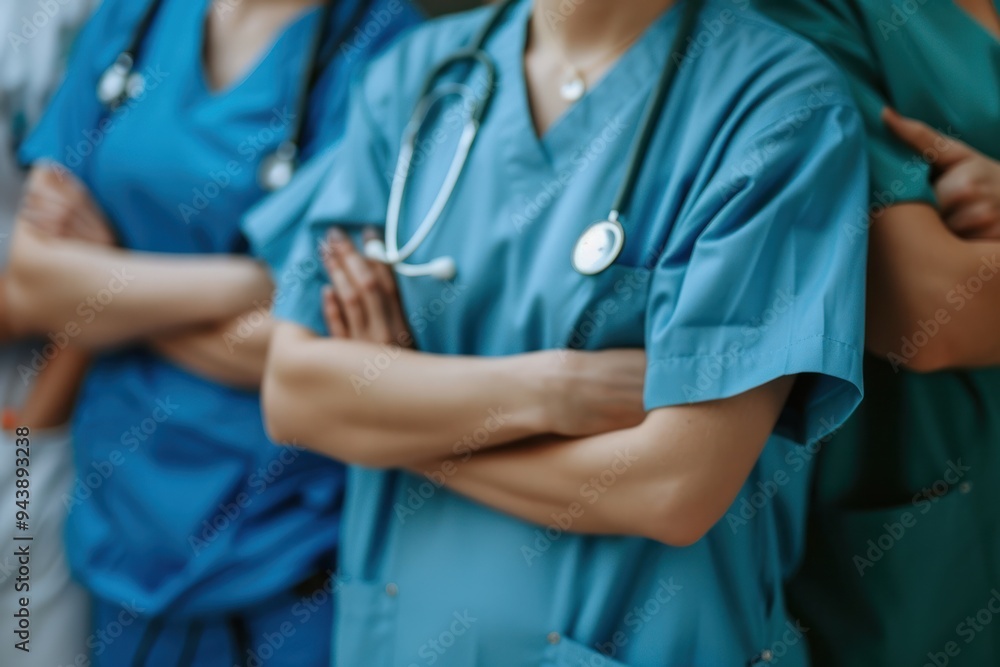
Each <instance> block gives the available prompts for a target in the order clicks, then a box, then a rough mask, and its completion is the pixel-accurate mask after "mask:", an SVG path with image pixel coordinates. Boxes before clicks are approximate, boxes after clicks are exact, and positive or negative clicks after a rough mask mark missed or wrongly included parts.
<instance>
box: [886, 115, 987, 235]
mask: <svg viewBox="0 0 1000 667" xmlns="http://www.w3.org/2000/svg"><path fill="white" fill-rule="evenodd" d="M882 120H883V121H884V122H885V124H886V126H887V127H888V128H889V129H890V130H892V131H893V132H894V133H895V134H896V135H897V136H898V137H899V138H900V139H902V140H903V141H905V142H906V143H907V144H909V145H910V146H912V147H913V149H914V150H915V151H917V152H918V153H920V154H921V155H923V156H924V157H925V159H926V157H927V156H933V158H934V159H933V161H932V162H931V164H932V165H933V167H934V170H935V178H934V194H935V196H936V197H937V200H938V208H939V212H940V213H941V218H942V219H943V220H944V222H945V224H947V225H948V227H949V228H950V229H951V230H952V231H953V232H954V233H955V234H957V235H958V236H961V237H962V238H967V239H998V238H1000V162H997V161H996V160H992V159H990V158H989V157H987V156H985V155H983V154H982V153H980V152H978V151H976V150H975V149H974V148H972V147H971V146H969V145H967V144H965V143H963V142H961V141H958V140H957V139H952V138H951V137H947V136H945V135H943V134H941V133H940V132H937V131H936V130H934V129H933V128H931V127H930V126H928V125H926V124H924V123H921V122H920V121H917V120H912V119H910V118H905V117H903V116H901V115H899V113H897V112H896V111H894V110H892V109H889V108H886V109H884V110H883V112H882Z"/></svg>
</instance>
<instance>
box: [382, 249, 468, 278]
mask: <svg viewBox="0 0 1000 667" xmlns="http://www.w3.org/2000/svg"><path fill="white" fill-rule="evenodd" d="M364 254H365V257H367V258H368V259H370V260H373V261H376V262H382V263H383V264H388V265H389V266H391V267H392V268H393V269H395V271H396V272H397V273H398V274H399V275H401V276H406V277H408V278H421V277H424V276H429V277H431V278H434V279H436V280H445V281H447V280H452V279H453V278H454V277H455V275H456V274H457V273H458V269H457V267H456V266H455V260H454V258H452V257H437V258H435V259H433V260H431V261H429V262H427V263H426V264H407V263H404V262H402V261H398V260H397V261H392V260H391V259H390V258H389V255H388V252H387V251H386V248H385V243H384V242H383V241H382V240H381V239H368V240H367V241H365V245H364Z"/></svg>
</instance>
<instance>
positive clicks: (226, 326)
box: [150, 307, 274, 390]
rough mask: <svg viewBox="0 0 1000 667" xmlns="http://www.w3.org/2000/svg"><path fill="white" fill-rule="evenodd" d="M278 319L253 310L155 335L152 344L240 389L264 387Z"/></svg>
mask: <svg viewBox="0 0 1000 667" xmlns="http://www.w3.org/2000/svg"><path fill="white" fill-rule="evenodd" d="M273 332H274V320H273V319H272V318H271V316H270V314H269V313H268V312H267V311H266V310H264V309H263V307H262V309H260V310H253V311H249V312H247V313H244V314H243V315H240V316H239V317H237V318H233V319H230V320H227V321H225V322H222V323H220V324H217V325H213V326H210V327H207V328H201V329H198V330H195V331H191V332H185V333H178V334H166V335H160V336H156V337H154V338H153V339H152V340H151V341H150V345H151V347H152V348H153V349H154V350H156V351H157V352H158V353H160V354H161V355H163V356H164V357H166V358H168V359H170V360H171V361H173V362H174V363H175V364H177V365H179V366H181V367H183V368H186V369H187V370H189V371H191V372H192V373H195V374H196V375H200V376H202V377H205V378H208V379H210V380H213V381H215V382H218V383H220V384H224V385H228V386H231V387H236V388H239V389H248V390H256V389H259V388H260V383H261V380H262V379H263V376H264V364H265V361H266V360H267V349H268V345H269V343H270V341H271V334H272V333H273Z"/></svg>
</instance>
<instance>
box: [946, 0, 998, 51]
mask: <svg viewBox="0 0 1000 667" xmlns="http://www.w3.org/2000/svg"><path fill="white" fill-rule="evenodd" d="M948 2H950V3H951V4H952V6H953V7H954V8H955V10H956V11H957V12H958V13H959V14H961V15H962V17H963V18H964V19H965V20H967V21H968V22H969V23H971V24H972V25H973V26H975V27H976V28H977V29H978V30H979V32H980V33H982V34H983V35H985V36H986V39H988V40H990V41H992V42H993V45H994V46H995V47H997V48H998V49H1000V35H997V34H996V33H994V32H993V31H991V30H990V29H989V28H987V27H986V26H984V25H983V24H982V23H980V22H979V21H978V20H977V19H976V17H975V16H973V15H972V14H970V13H969V12H968V10H966V9H965V7H962V6H961V5H959V4H958V3H957V2H955V0H948ZM993 7H994V9H996V12H997V14H998V15H1000V0H993Z"/></svg>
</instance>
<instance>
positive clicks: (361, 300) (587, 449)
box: [263, 242, 794, 546]
mask: <svg viewBox="0 0 1000 667" xmlns="http://www.w3.org/2000/svg"><path fill="white" fill-rule="evenodd" d="M333 245H334V250H333V253H332V256H333V257H334V259H335V260H337V259H339V261H333V262H329V263H328V264H330V265H329V266H328V272H329V273H330V275H331V276H332V278H333V280H334V284H335V285H336V289H335V290H333V291H328V292H327V293H326V295H325V302H326V303H325V304H324V312H325V315H326V319H327V323H328V326H329V328H330V330H331V331H340V332H342V334H343V333H346V334H347V335H346V336H343V337H340V338H322V337H318V336H316V335H315V334H313V333H312V332H310V331H309V330H307V329H304V328H303V327H300V326H298V325H295V324H290V323H281V324H279V325H278V330H277V332H276V334H275V336H274V339H273V342H272V349H271V356H270V360H269V364H268V368H267V371H266V373H265V379H264V386H263V400H264V413H265V419H266V421H267V426H268V430H269V432H270V433H271V435H272V437H273V438H274V439H275V440H276V441H279V442H291V441H294V442H296V443H297V444H300V445H302V446H305V447H308V448H310V449H313V450H315V451H318V452H320V453H323V454H326V455H327V456H331V457H333V458H337V459H340V460H343V461H346V462H349V463H354V464H358V465H364V466H371V467H400V468H407V469H410V470H411V471H413V472H414V473H416V474H430V475H432V476H433V477H434V478H436V479H439V480H443V483H445V484H446V485H448V486H449V487H450V488H452V489H453V490H454V491H456V492H458V493H461V494H463V495H466V496H468V497H470V498H472V499H474V500H476V501H479V502H482V503H484V504H487V505H489V506H491V507H494V508H496V509H498V510H500V511H504V512H507V513H510V514H513V515H515V516H518V517H520V518H522V519H525V520H527V521H532V522H535V523H540V524H547V523H551V522H552V520H553V519H552V515H553V514H557V513H562V512H567V511H573V510H578V511H573V515H574V516H575V521H574V524H573V530H574V531H575V532H586V533H595V534H609V535H639V536H645V537H649V538H651V539H655V540H658V541H661V542H664V543H666V544H672V545H675V546H681V545H687V544H691V543H693V542H695V541H697V540H698V539H700V538H701V537H702V536H703V535H704V534H705V533H706V532H707V531H708V530H709V529H710V528H711V527H712V526H713V525H714V524H715V523H716V522H717V521H718V520H719V518H721V517H722V516H723V514H724V513H725V511H726V509H727V508H728V507H729V505H730V504H731V503H732V501H733V499H734V498H735V496H736V494H737V493H738V492H739V489H740V487H741V486H742V484H743V483H744V481H745V480H746V478H747V476H748V475H749V474H750V471H751V469H752V468H753V466H754V464H755V462H756V460H757V458H758V456H759V455H760V452H761V451H762V449H763V447H764V444H765V443H766V441H767V438H768V437H769V435H770V433H771V431H772V430H773V428H774V425H775V423H776V421H777V419H778V415H779V414H780V412H781V409H782V407H783V406H784V404H785V401H786V399H787V397H788V394H789V392H790V390H791V387H792V384H793V382H794V377H793V376H786V377H782V378H779V379H777V380H774V381H772V382H770V383H768V384H766V385H763V386H761V387H757V388H756V389H753V390H751V391H748V392H746V393H744V394H741V395H738V396H734V397H732V398H727V399H723V400H718V401H710V402H705V403H699V404H694V405H687V406H676V407H667V408H661V409H657V410H653V411H652V412H649V413H648V414H647V413H646V412H645V411H644V409H643V404H642V385H643V373H644V371H645V357H644V354H643V353H642V352H641V351H638V350H611V351H603V352H565V351H550V352H538V353H531V354H524V355H515V356H510V357H501V358H477V357H451V356H438V355H432V354H427V353H421V352H417V351H414V350H408V349H401V348H394V349H393V358H392V360H391V362H390V363H389V364H387V365H386V364H382V366H383V370H382V371H381V373H380V374H379V375H378V377H376V378H365V376H364V368H365V366H366V364H365V361H366V359H371V358H373V357H374V355H378V354H385V353H386V352H385V347H384V345H385V341H384V340H378V339H377V335H378V334H379V333H381V334H387V335H389V336H393V335H394V334H395V333H396V332H393V331H392V327H391V326H389V325H386V324H385V323H386V322H388V321H392V320H393V319H394V318H393V317H391V316H389V315H387V313H389V312H391V311H392V309H393V308H396V307H398V305H397V304H398V301H396V300H395V299H394V298H388V297H387V296H386V295H385V294H380V293H379V288H378V285H380V284H381V281H380V280H379V279H378V278H377V277H375V276H374V275H373V273H372V272H374V271H378V270H380V269H379V267H378V265H377V264H371V263H367V262H365V261H364V260H363V259H362V258H360V256H359V255H357V253H356V252H354V250H353V248H352V247H350V244H349V242H340V243H335V244H333ZM380 323H381V324H380ZM356 378H364V382H360V383H359V382H358V381H357V380H356ZM497 415H500V418H499V419H498V418H497ZM489 420H493V421H492V423H490V421H489ZM484 430H485V432H487V433H488V436H486V437H477V438H475V439H470V438H468V436H471V435H472V434H475V433H477V431H480V432H482V431H484ZM609 475H610V476H613V477H614V483H613V484H607V483H606V481H604V482H602V481H601V480H602V479H604V480H607V478H608V477H609Z"/></svg>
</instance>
